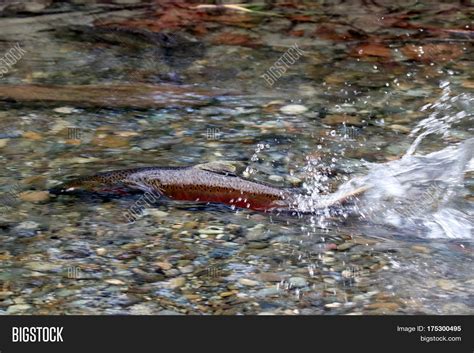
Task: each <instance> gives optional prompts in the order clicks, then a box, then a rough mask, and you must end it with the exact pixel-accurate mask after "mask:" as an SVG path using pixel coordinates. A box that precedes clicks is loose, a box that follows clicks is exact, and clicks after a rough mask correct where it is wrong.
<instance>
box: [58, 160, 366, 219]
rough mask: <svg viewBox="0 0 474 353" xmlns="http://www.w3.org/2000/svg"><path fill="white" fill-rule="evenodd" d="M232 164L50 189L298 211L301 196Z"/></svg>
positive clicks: (97, 178)
mask: <svg viewBox="0 0 474 353" xmlns="http://www.w3.org/2000/svg"><path fill="white" fill-rule="evenodd" d="M235 169H236V168H235V167H234V166H233V165H232V164H227V163H221V162H214V163H207V164H199V165H196V166H192V167H145V168H135V169H123V170H116V171H111V172H104V173H99V174H95V175H93V176H87V177H81V178H77V179H75V180H72V181H70V182H67V183H65V184H63V185H60V186H58V187H55V188H53V189H50V190H49V191H50V193H52V194H75V193H82V192H88V193H99V194H101V193H106V194H115V195H121V194H127V193H129V192H130V190H132V191H134V190H135V191H136V190H139V191H141V192H150V193H153V194H155V195H157V194H158V195H160V196H164V197H166V198H169V199H171V200H177V201H193V202H204V203H221V204H225V205H229V206H234V207H239V208H247V209H252V210H256V211H274V210H277V211H297V212H302V213H312V212H313V210H309V211H305V210H301V209H299V208H298V204H299V202H300V201H301V200H302V199H304V198H305V197H308V196H304V195H301V194H300V193H299V192H297V191H295V190H294V189H288V188H279V187H276V186H272V185H269V184H265V183H261V182H256V181H252V180H248V179H245V178H241V177H238V176H237V175H235V174H234V173H235ZM367 189H368V187H359V188H358V189H356V190H351V191H344V192H343V193H342V194H341V193H335V194H333V195H325V196H322V197H321V198H320V199H319V200H318V202H317V203H316V204H315V205H316V206H315V207H313V209H314V208H316V209H326V208H329V207H333V206H337V205H342V204H344V203H346V202H347V201H348V200H350V199H352V198H354V197H356V196H358V195H360V194H361V193H363V192H365V191H366V190H367Z"/></svg>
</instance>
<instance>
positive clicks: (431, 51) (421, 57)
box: [401, 43, 464, 62]
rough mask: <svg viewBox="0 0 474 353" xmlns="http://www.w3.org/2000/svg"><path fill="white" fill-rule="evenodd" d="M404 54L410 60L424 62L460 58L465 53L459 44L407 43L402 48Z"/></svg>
mask: <svg viewBox="0 0 474 353" xmlns="http://www.w3.org/2000/svg"><path fill="white" fill-rule="evenodd" d="M401 51H402V53H403V55H405V56H406V57H407V58H408V59H410V60H416V61H423V62H446V61H451V60H454V59H457V58H459V57H460V56H461V55H462V54H463V53H464V51H463V49H462V47H461V46H459V45H457V44H449V43H443V44H424V45H414V44H407V45H405V46H404V47H402V49H401Z"/></svg>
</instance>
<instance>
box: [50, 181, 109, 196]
mask: <svg viewBox="0 0 474 353" xmlns="http://www.w3.org/2000/svg"><path fill="white" fill-rule="evenodd" d="M101 188H103V184H102V183H101V181H100V180H97V179H95V178H78V179H74V180H71V181H68V182H66V183H64V184H61V185H58V186H55V187H53V188H51V189H49V193H50V194H53V195H67V194H78V193H82V192H89V193H90V192H98V191H100V190H101Z"/></svg>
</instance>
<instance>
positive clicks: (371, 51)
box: [351, 43, 392, 58]
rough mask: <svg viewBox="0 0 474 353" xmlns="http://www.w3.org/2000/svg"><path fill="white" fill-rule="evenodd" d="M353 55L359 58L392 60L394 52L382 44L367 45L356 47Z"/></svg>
mask: <svg viewBox="0 0 474 353" xmlns="http://www.w3.org/2000/svg"><path fill="white" fill-rule="evenodd" d="M351 55H353V56H358V57H366V56H377V57H382V58H390V57H391V56H392V52H391V50H390V48H388V47H386V46H385V45H383V44H381V43H367V44H361V45H358V46H357V47H355V48H354V49H353V50H352V52H351Z"/></svg>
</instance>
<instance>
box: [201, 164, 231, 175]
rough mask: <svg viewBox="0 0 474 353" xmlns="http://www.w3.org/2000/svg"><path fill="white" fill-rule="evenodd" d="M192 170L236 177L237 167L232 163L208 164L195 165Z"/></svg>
mask: <svg viewBox="0 0 474 353" xmlns="http://www.w3.org/2000/svg"><path fill="white" fill-rule="evenodd" d="M193 168H198V169H202V170H205V171H208V172H212V173H217V174H225V175H231V176H237V175H236V174H235V173H236V172H237V167H236V166H235V164H234V163H232V162H209V163H203V164H197V165H195V166H194V167H193Z"/></svg>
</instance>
